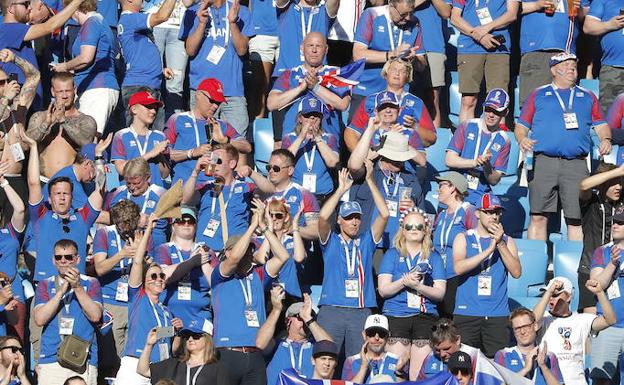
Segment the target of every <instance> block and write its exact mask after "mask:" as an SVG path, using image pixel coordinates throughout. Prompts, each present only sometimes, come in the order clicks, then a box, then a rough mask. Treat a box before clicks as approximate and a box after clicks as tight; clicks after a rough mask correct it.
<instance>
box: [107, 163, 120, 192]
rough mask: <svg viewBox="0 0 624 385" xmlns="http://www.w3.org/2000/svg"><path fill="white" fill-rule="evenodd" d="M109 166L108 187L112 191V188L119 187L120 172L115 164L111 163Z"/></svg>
mask: <svg viewBox="0 0 624 385" xmlns="http://www.w3.org/2000/svg"><path fill="white" fill-rule="evenodd" d="M107 166H108V172H107V173H106V189H107V190H108V191H111V190H112V189H114V188H117V187H119V173H118V172H117V169H116V168H115V165H114V164H112V163H109V164H108V165H107Z"/></svg>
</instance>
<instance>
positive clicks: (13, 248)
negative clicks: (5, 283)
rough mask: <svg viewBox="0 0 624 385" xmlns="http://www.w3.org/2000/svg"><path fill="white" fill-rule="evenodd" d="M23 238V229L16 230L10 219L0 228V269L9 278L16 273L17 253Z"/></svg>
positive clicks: (13, 276)
mask: <svg viewBox="0 0 624 385" xmlns="http://www.w3.org/2000/svg"><path fill="white" fill-rule="evenodd" d="M23 239H24V229H21V231H20V230H17V229H16V228H15V227H13V224H12V223H11V221H10V220H9V221H8V223H7V225H6V226H5V227H3V228H1V229H0V271H1V272H3V273H4V274H6V275H8V276H9V278H10V279H13V278H15V276H16V274H17V254H18V253H19V250H20V244H21V242H22V240H23Z"/></svg>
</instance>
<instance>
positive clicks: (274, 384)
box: [267, 339, 314, 385]
mask: <svg viewBox="0 0 624 385" xmlns="http://www.w3.org/2000/svg"><path fill="white" fill-rule="evenodd" d="M291 368H292V369H295V370H296V371H297V374H298V375H299V376H302V377H304V378H312V375H313V374H314V366H313V365H312V342H310V341H307V340H305V341H301V342H299V341H292V340H290V339H282V340H279V341H277V343H276V346H275V352H274V353H273V358H271V361H270V362H269V364H268V365H267V385H278V382H279V381H278V378H279V374H280V372H281V371H282V370H286V369H291Z"/></svg>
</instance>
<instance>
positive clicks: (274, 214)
mask: <svg viewBox="0 0 624 385" xmlns="http://www.w3.org/2000/svg"><path fill="white" fill-rule="evenodd" d="M269 215H270V216H271V218H275V219H284V217H285V216H286V215H285V214H284V213H270V214H269Z"/></svg>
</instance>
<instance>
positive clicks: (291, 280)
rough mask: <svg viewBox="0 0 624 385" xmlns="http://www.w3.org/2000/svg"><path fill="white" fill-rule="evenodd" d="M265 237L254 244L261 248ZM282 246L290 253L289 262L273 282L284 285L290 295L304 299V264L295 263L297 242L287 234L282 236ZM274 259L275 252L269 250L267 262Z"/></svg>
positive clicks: (256, 240)
mask: <svg viewBox="0 0 624 385" xmlns="http://www.w3.org/2000/svg"><path fill="white" fill-rule="evenodd" d="M264 240H265V238H264V236H258V237H256V238H255V239H254V243H255V244H256V245H258V247H260V245H262V243H263V242H264ZM281 241H282V245H283V246H284V248H285V249H286V251H287V252H288V256H289V258H288V260H287V261H286V263H284V265H283V266H282V269H281V270H280V272H279V275H278V276H277V277H276V278H275V279H274V280H273V281H274V282H276V283H278V284H280V285H283V286H284V290H285V291H286V293H288V294H289V295H291V296H293V297H296V298H302V297H303V295H302V292H301V285H300V284H299V275H300V274H302V273H303V264H302V263H299V262H297V261H295V259H294V257H293V256H294V254H295V241H294V239H293V237H292V235H288V234H285V235H284V236H282V240H281ZM271 258H273V252H272V251H271V250H270V249H269V255H268V257H267V259H266V260H267V261H268V260H269V259H271Z"/></svg>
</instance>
